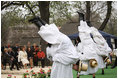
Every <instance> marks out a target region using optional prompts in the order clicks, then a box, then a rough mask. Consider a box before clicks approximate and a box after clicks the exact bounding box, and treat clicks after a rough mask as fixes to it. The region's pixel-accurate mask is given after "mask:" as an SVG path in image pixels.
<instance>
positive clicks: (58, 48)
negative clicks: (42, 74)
mask: <svg viewBox="0 0 118 79" xmlns="http://www.w3.org/2000/svg"><path fill="white" fill-rule="evenodd" d="M38 33H39V35H40V36H41V37H42V38H43V39H44V40H45V41H46V42H48V43H50V44H52V45H51V47H47V48H46V51H47V58H49V59H50V60H52V61H53V65H52V69H51V78H73V74H72V66H73V64H75V63H76V62H77V61H78V60H79V56H78V53H77V51H76V49H75V47H74V46H73V44H72V42H71V40H70V39H69V38H68V37H67V36H66V35H64V34H63V33H61V32H60V31H59V30H58V28H57V26H56V25H55V24H50V25H48V24H46V25H45V26H41V28H40V31H39V32H38Z"/></svg>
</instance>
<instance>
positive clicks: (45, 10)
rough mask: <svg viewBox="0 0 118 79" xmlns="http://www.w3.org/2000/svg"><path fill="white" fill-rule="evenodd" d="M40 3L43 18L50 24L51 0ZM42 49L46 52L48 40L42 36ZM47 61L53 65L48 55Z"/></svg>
mask: <svg viewBox="0 0 118 79" xmlns="http://www.w3.org/2000/svg"><path fill="white" fill-rule="evenodd" d="M38 3H39V9H40V15H41V19H42V20H44V21H45V22H46V23H48V24H49V16H50V12H49V4H50V1H39V2H38ZM41 49H42V50H43V51H44V52H46V42H45V41H44V40H43V39H42V38H41ZM45 63H46V65H51V62H50V61H49V60H47V57H46V62H45Z"/></svg>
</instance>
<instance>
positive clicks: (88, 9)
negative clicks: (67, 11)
mask: <svg viewBox="0 0 118 79" xmlns="http://www.w3.org/2000/svg"><path fill="white" fill-rule="evenodd" d="M90 8H91V6H90V1H86V20H87V21H90V14H91V10H90Z"/></svg>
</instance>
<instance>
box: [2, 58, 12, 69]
mask: <svg viewBox="0 0 118 79" xmlns="http://www.w3.org/2000/svg"><path fill="white" fill-rule="evenodd" d="M7 63H8V64H9V66H10V65H11V61H10V60H6V59H4V60H3V61H2V64H3V69H6V64H7Z"/></svg>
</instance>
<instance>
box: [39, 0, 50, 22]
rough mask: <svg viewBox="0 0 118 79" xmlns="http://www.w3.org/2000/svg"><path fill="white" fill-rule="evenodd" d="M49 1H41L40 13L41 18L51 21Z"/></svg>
mask: <svg viewBox="0 0 118 79" xmlns="http://www.w3.org/2000/svg"><path fill="white" fill-rule="evenodd" d="M49 4H50V2H49V1H39V9H40V15H41V19H43V20H44V21H46V22H47V23H49V16H50V13H49Z"/></svg>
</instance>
